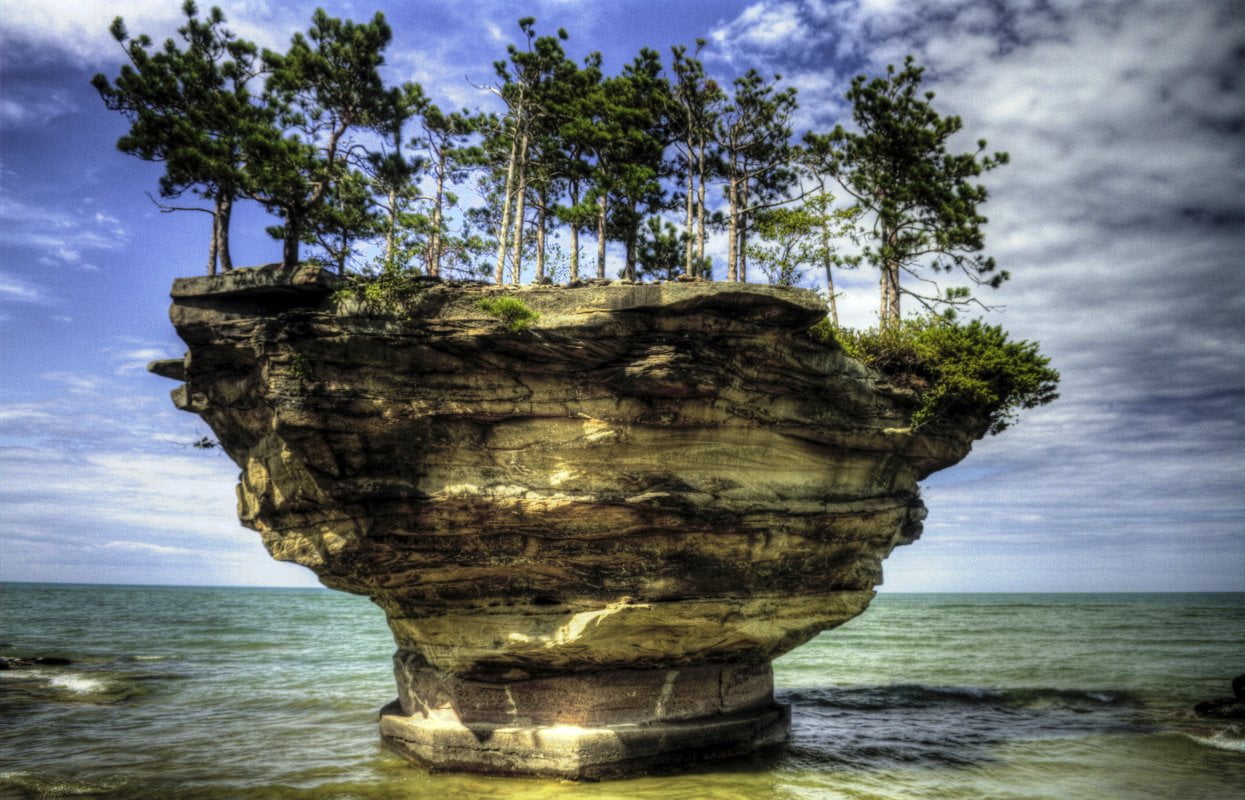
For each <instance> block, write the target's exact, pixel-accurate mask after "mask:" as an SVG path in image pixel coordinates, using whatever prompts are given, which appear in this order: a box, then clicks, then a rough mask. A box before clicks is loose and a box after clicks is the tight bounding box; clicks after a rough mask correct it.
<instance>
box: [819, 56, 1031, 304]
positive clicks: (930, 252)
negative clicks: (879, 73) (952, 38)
mask: <svg viewBox="0 0 1245 800" xmlns="http://www.w3.org/2000/svg"><path fill="white" fill-rule="evenodd" d="M923 71H924V70H923V68H922V67H918V66H916V64H915V62H914V61H913V59H912V57H911V56H909V57H908V58H907V59H906V60H905V61H904V66H903V69H902V70H898V71H897V70H896V69H895V67H894V66H893V65H892V66H890V67H887V70H886V77H883V78H874V79H873V80H868V79H867V78H866V77H865V76H863V75H860V76H857V77H856V78H855V79H854V80H853V81H852V87H851V89H850V90H849V91H848V92H847V99H848V100H849V101H851V103H852V118H853V119H854V120H855V122H856V126H857V127H858V128H859V132H853V131H847V130H845V129H844V128H843V126H841V125H840V126H838V127H836V128H835V129H834V131H833V132H831V133H830V134H827V135H815V134H810V135H809V136H808V137H806V140H805V143H806V146H807V149H808V151H809V152H810V154H811V157H812V158H813V159H814V161H815V162H816V164H817V168H818V169H819V170H820V171H822V172H825V173H826V174H828V175H830V176H832V177H833V178H834V179H835V180H836V181H837V182H838V183H839V185H840V186H842V187H843V189H844V190H845V191H846V192H847V193H848V194H849V195H851V196H852V197H853V198H854V199H855V201H856V203H857V204H858V205H859V207H860V209H861V211H862V212H863V213H864V214H866V215H868V216H869V218H870V222H871V228H870V230H869V231H868V238H869V243H868V244H867V245H866V247H865V248H864V251H863V255H864V258H865V260H867V261H868V262H870V263H872V264H874V265H875V266H877V267H878V268H879V269H880V270H881V280H880V288H881V291H880V295H881V303H880V309H879V320H880V324H881V326H882V327H889V326H892V325H895V324H896V323H898V321H899V319H900V302H899V298H900V295H902V294H906V295H908V296H910V297H912V298H914V299H915V300H916V301H917V302H918V303H920V304H921V305H922V306H924V307H926V308H929V309H934V308H937V307H940V306H942V307H946V306H950V307H955V306H961V305H964V304H966V303H970V302H979V301H976V300H974V299H973V298H972V297H971V294H970V292H969V289H968V288H966V287H950V288H948V289H946V290H945V291H944V292H942V294H932V295H930V294H921V293H919V292H915V291H913V290H912V289H910V288H906V287H904V286H903V285H902V284H901V282H900V278H901V275H903V274H907V275H908V276H910V277H912V278H915V279H917V280H918V281H923V282H926V283H933V281H932V280H930V279H929V278H927V277H926V276H925V275H924V274H923V273H922V270H923V269H926V268H928V269H929V270H930V271H932V272H934V273H947V272H952V271H959V272H960V273H962V274H963V275H965V276H967V277H968V278H969V279H970V281H971V282H972V283H974V284H976V285H979V286H980V285H986V286H990V287H992V288H997V287H998V286H999V285H1000V284H1002V282H1003V281H1005V280H1007V277H1008V275H1007V273H1006V272H1004V271H1000V272H996V271H995V263H994V259H992V258H986V257H984V256H983V255H982V254H981V250H982V249H983V248H984V245H985V242H984V235H983V233H982V225H984V224H985V222H986V218H985V217H984V216H982V215H981V214H980V213H979V212H978V210H977V207H978V205H979V204H980V203H982V202H984V201H985V199H986V189H985V187H984V186H981V185H979V184H974V183H972V182H971V179H973V178H975V177H977V176H979V175H980V174H981V173H982V172H985V171H988V170H991V169H994V168H995V167H997V166H999V165H1001V164H1005V163H1007V154H1006V153H994V154H992V155H985V149H986V141H985V140H984V139H982V140H979V141H978V142H977V149H976V150H975V151H974V152H970V153H959V154H955V153H951V152H949V151H948V149H947V142H948V140H949V139H950V138H951V137H952V136H953V135H954V134H955V133H957V132H958V131H959V130H960V129H961V128H962V127H963V123H962V121H961V120H960V118H959V117H954V116H953V117H943V116H941V115H940V114H939V113H938V112H937V111H935V110H934V109H933V107H932V106H931V105H930V101H931V100H933V99H934V93H933V92H928V91H927V92H924V93H922V92H921V91H920V89H921V76H922V73H923ZM934 285H935V288H936V289H937V284H934Z"/></svg>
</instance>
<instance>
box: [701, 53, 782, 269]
mask: <svg viewBox="0 0 1245 800" xmlns="http://www.w3.org/2000/svg"><path fill="white" fill-rule="evenodd" d="M779 79H780V76H778V75H775V76H774V81H773V82H767V81H766V80H765V78H763V77H762V76H761V74H760V73H759V72H757V71H756V70H748V72H747V73H745V74H744V75H742V76H740V77H739V78H736V79H735V92H734V96H733V97H732V98H731V103H730V105H729V106H727V107H726V108H725V109H724V110H723V112H722V113H721V115H719V118H718V122H717V125H716V126H715V129H714V134H715V138H716V141H717V144H718V146H719V147H720V148H721V151H722V158H723V161H724V169H725V180H726V196H727V204H728V214H729V220H728V226H729V227H728V234H727V236H728V238H727V258H726V261H727V264H726V268H727V280H729V281H746V280H747V279H748V275H747V261H746V255H745V252H746V247H747V230H748V219H749V216H750V215H751V214H753V213H755V212H757V211H759V210H761V209H764V208H768V207H771V206H774V205H778V204H780V203H782V202H785V201H786V199H787V198H786V192H787V189H788V188H789V187H790V186H791V184H792V183H793V182H794V179H795V175H794V173H793V172H792V170H791V169H790V168H789V164H790V162H791V159H792V149H791V145H790V143H789V139H790V138H791V115H792V114H793V113H794V112H795V109H796V108H797V103H796V91H795V89H794V88H790V87H789V88H787V89H783V90H781V91H779V90H778V89H777V88H776V83H777V81H778V80H779Z"/></svg>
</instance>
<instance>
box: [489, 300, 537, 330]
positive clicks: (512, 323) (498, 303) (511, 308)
mask: <svg viewBox="0 0 1245 800" xmlns="http://www.w3.org/2000/svg"><path fill="white" fill-rule="evenodd" d="M476 305H478V306H479V307H480V308H481V309H482V310H483V311H487V312H488V313H490V314H492V315H493V316H494V317H497V318H498V319H499V320H501V321H502V322H503V323H505V325H506V327H507V328H509V329H510V330H511V331H513V332H514V333H518V332H519V331H524V330H527V329H528V328H530V327H532V323H533V322H535V321H536V320H538V319H540V314H537V313H536V312H535V311H533V310H532V309H530V308H528V307H527V303H524V302H523V301H522V300H520V299H519V298H517V297H511V296H510V295H503V296H501V297H482V298H480V302H479V303H477V304H476Z"/></svg>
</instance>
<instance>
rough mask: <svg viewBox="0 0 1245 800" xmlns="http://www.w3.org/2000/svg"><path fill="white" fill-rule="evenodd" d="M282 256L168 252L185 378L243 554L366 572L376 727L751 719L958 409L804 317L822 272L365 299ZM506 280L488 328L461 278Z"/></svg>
mask: <svg viewBox="0 0 1245 800" xmlns="http://www.w3.org/2000/svg"><path fill="white" fill-rule="evenodd" d="M336 285H337V281H336V279H335V278H333V277H332V276H330V275H328V274H327V273H323V272H320V271H318V270H314V269H310V268H301V269H297V270H282V269H275V268H267V269H254V270H235V271H233V272H230V273H227V274H225V275H222V276H219V277H214V278H190V279H182V280H178V281H177V282H176V283H175V284H174V287H173V292H172V296H173V300H174V303H173V307H172V320H173V324H174V325H175V326H176V328H177V331H178V333H179V334H180V335H181V337H182V338H183V339H184V340H185V342H186V343H187V345H188V346H189V352H188V353H187V355H186V357H185V359H184V360H179V361H165V362H156V363H155V364H153V365H152V367H151V368H152V370H153V371H154V372H157V373H158V374H161V375H164V376H166V377H171V378H176V379H179V380H182V381H184V385H182V386H180V387H179V388H177V389H176V390H175V391H174V393H173V395H174V400H175V402H176V404H177V405H178V407H180V408H183V409H185V410H188V411H192V412H194V413H197V414H199V415H200V416H201V417H202V418H203V419H204V420H205V421H206V422H207V423H208V425H210V426H211V428H212V430H213V431H214V432H215V434H216V436H217V438H218V439H219V441H220V443H221V446H222V447H223V448H224V450H225V451H226V452H227V453H228V454H229V456H230V457H231V458H232V459H233V460H234V461H235V462H236V463H237V464H238V466H239V467H240V468H241V477H240V480H239V485H238V513H239V516H240V517H241V519H242V522H243V523H244V524H245V525H247V526H248V527H251V528H253V529H255V530H256V531H258V532H259V533H260V534H261V535H262V537H263V541H264V544H265V545H266V546H267V548H268V550H269V552H271V553H272V555H273V556H274V557H275V558H277V559H281V560H286V561H294V562H297V563H299V564H303V565H305V566H307V567H309V568H310V569H312V570H313V571H314V572H315V573H316V574H317V575H318V576H319V577H320V580H321V581H323V582H324V583H325V584H326V585H327V586H330V587H333V588H335V589H341V590H343V591H348V592H355V593H358V594H363V595H367V596H368V597H370V598H372V599H373V600H374V601H375V602H376V603H377V604H378V605H380V606H381V608H383V609H384V611H385V613H386V615H387V617H388V621H389V626H390V628H391V629H392V631H393V635H394V639H395V640H396V642H397V646H398V650H397V653H396V655H395V657H394V664H395V674H396V677H397V683H398V693H399V698H398V700H397V701H395V702H394V703H392V704H390V705H389V706H388V707H386V708H385V709H384V710H383V713H382V717H381V732H382V736H383V738H384V741H385V742H386V743H387V744H388V745H389V746H390V747H391V748H393V749H394V750H396V751H398V752H400V753H402V754H404V755H406V756H408V757H410V758H411V759H413V760H415V761H418V762H421V763H423V764H426V765H428V766H430V767H432V768H439V769H464V770H478V771H489V772H499V773H528V774H544V775H557V776H564V777H575V778H593V777H602V776H610V775H617V774H627V773H634V772H638V771H644V770H648V769H654V768H658V767H661V766H663V765H670V764H681V763H686V762H688V761H691V760H697V759H709V758H719V757H723V756H726V755H731V754H738V753H744V752H749V751H752V750H754V749H756V748H758V747H762V746H765V745H769V744H774V743H776V742H779V741H782V740H783V739H784V738H785V736H786V730H787V713H786V709H785V708H783V707H782V706H780V705H778V704H776V703H775V702H774V699H773V693H772V677H771V672H770V662H771V660H772V659H774V658H775V657H776V656H779V655H781V654H783V653H785V652H787V651H788V650H790V649H791V648H793V647H796V646H797V645H799V644H801V643H802V642H805V641H807V640H808V639H810V638H811V637H813V636H814V635H816V634H817V633H818V632H819V631H822V630H825V629H827V628H832V627H834V626H836V625H839V624H842V623H843V622H845V621H847V620H849V619H851V618H852V617H854V616H855V615H857V614H859V613H860V612H861V611H862V610H864V608H865V607H866V606H867V605H868V603H869V601H870V599H871V598H872V597H873V594H874V592H873V587H874V586H875V585H876V584H878V583H879V582H880V581H881V562H882V559H883V558H885V557H886V555H887V554H889V553H890V551H891V550H892V548H894V547H895V546H896V545H899V544H906V543H908V542H911V541H912V540H913V539H915V538H916V537H917V536H918V535H919V533H920V531H921V520H922V518H923V517H924V516H925V509H924V506H923V505H922V503H921V501H920V499H919V497H918V492H917V481H918V480H920V479H921V478H923V477H925V476H926V475H928V474H929V473H931V472H933V471H934V470H937V469H941V468H943V467H947V466H949V465H951V464H954V463H955V462H957V461H959V460H960V459H961V458H963V457H964V455H965V454H966V453H967V452H968V450H969V447H970V445H971V443H972V441H973V440H974V439H975V438H977V437H979V436H980V435H981V434H982V433H983V431H984V429H985V423H984V421H983V420H976V419H961V420H951V421H942V422H941V423H940V424H939V425H936V426H926V427H925V428H922V429H921V430H920V431H913V430H911V429H910V426H909V419H910V417H911V414H912V412H913V410H914V408H915V400H914V398H913V397H912V395H911V394H910V393H908V392H905V391H902V390H899V389H897V388H894V387H890V386H887V385H885V384H884V383H882V382H880V379H879V378H878V376H877V375H876V374H874V373H872V372H871V371H869V370H867V369H866V368H864V367H863V366H861V365H860V364H858V363H857V362H855V361H853V360H852V359H850V358H848V357H846V356H845V355H844V354H843V353H842V352H841V351H840V350H838V349H837V348H836V347H835V346H834V345H833V344H825V343H822V342H820V341H818V340H817V339H816V338H815V337H813V336H811V335H810V334H809V333H808V329H809V327H810V326H811V325H813V324H814V323H815V322H817V321H818V320H819V319H821V318H822V317H823V316H824V309H823V306H822V304H821V301H820V300H819V299H818V298H817V297H816V296H815V295H814V294H813V293H811V292H808V291H805V290H799V289H784V288H774V287H762V286H756V285H746V284H724V283H707V282H692V283H664V284H643V285H632V284H627V285H623V284H612V285H593V286H584V287H580V288H566V287H553V286H525V287H513V288H509V287H495V286H477V285H445V284H439V283H436V282H431V281H430V282H428V283H427V284H426V285H424V286H423V287H422V288H418V289H417V290H415V291H413V292H411V293H410V295H409V296H408V297H406V298H404V299H403V300H402V302H400V303H398V304H396V305H394V306H386V307H375V305H369V304H368V303H367V302H364V301H363V300H361V299H359V297H358V296H356V295H351V294H349V293H343V292H340V291H339V292H334V288H335V286H336ZM501 295H513V296H514V297H517V298H519V299H521V300H522V301H523V302H524V303H526V304H527V305H528V306H529V307H530V308H531V309H533V310H534V311H536V312H538V313H539V314H540V317H539V319H538V321H537V322H536V324H535V325H534V326H533V327H531V328H530V329H528V330H524V331H517V332H516V331H512V330H510V329H509V328H508V327H507V326H506V325H505V324H504V323H503V322H502V321H500V320H499V319H497V318H496V317H494V316H493V315H491V314H490V313H489V312H487V311H485V310H483V309H482V308H481V306H480V303H479V301H480V300H481V298H485V297H497V296H501Z"/></svg>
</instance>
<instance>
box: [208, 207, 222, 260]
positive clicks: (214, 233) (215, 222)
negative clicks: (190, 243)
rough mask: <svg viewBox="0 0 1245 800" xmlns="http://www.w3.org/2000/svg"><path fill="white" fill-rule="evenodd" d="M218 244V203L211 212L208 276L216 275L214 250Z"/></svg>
mask: <svg viewBox="0 0 1245 800" xmlns="http://www.w3.org/2000/svg"><path fill="white" fill-rule="evenodd" d="M219 242H220V201H219V200H218V201H217V205H216V210H214V211H213V212H212V240H211V241H210V242H208V269H207V274H208V275H215V274H216V248H217V244H218V243H219Z"/></svg>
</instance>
